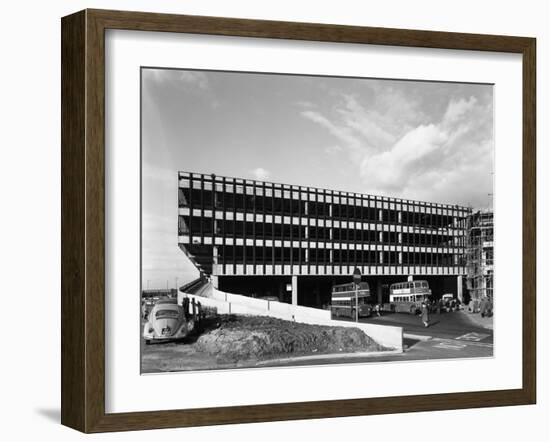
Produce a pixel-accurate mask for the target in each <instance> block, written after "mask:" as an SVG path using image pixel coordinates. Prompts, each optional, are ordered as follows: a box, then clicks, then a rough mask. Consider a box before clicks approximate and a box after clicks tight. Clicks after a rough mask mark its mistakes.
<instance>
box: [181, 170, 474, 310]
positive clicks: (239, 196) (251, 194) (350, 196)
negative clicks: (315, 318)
mask: <svg viewBox="0 0 550 442" xmlns="http://www.w3.org/2000/svg"><path fill="white" fill-rule="evenodd" d="M178 178H179V180H178V181H179V217H178V234H179V241H178V242H179V246H180V248H181V249H182V250H183V251H184V252H185V253H186V254H187V256H188V257H189V258H190V259H191V260H192V262H194V264H195V265H196V266H197V268H198V269H199V270H200V271H201V272H203V273H204V274H205V275H207V276H211V279H212V281H213V283H214V285H215V286H217V287H218V288H219V289H220V290H225V291H228V292H233V293H243V294H248V295H251V296H266V295H271V296H276V297H277V298H279V299H280V300H281V301H284V302H292V303H298V304H301V305H313V306H321V305H323V304H327V303H328V302H329V300H330V289H331V286H332V285H333V284H335V283H339V282H344V281H351V275H352V273H353V271H354V269H356V268H359V269H360V270H361V273H362V274H363V275H364V277H363V280H366V281H368V282H369V284H370V286H371V292H372V293H376V294H377V296H378V299H379V302H382V301H384V300H385V299H384V298H386V297H387V294H388V286H389V284H391V283H393V282H400V281H404V280H406V279H407V277H409V276H412V277H413V278H415V279H425V280H428V282H429V283H430V286H431V288H432V291H433V292H434V294H438V293H439V294H441V293H454V294H456V295H458V296H459V297H462V284H463V283H462V277H463V275H465V271H466V268H465V259H464V257H465V252H464V248H465V232H466V227H467V226H466V219H467V217H468V215H469V213H470V210H469V209H468V208H466V207H460V206H456V205H446V204H437V203H429V202H420V201H409V200H403V199H397V198H389V197H382V196H374V195H365V194H359V193H351V192H340V191H336V190H327V189H318V188H311V187H303V186H294V185H290V184H277V183H270V182H263V181H251V180H245V179H239V178H229V177H223V176H215V175H205V174H198V173H189V172H179V176H178Z"/></svg>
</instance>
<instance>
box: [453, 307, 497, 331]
mask: <svg viewBox="0 0 550 442" xmlns="http://www.w3.org/2000/svg"><path fill="white" fill-rule="evenodd" d="M461 313H462V314H463V315H464V316H465V317H466V318H467V319H468V320H469V321H470V322H472V323H473V324H475V325H477V326H478V327H483V328H487V329H490V330H492V329H493V318H494V315H492V316H491V317H488V316H485V317H482V316H481V313H472V312H468V311H461Z"/></svg>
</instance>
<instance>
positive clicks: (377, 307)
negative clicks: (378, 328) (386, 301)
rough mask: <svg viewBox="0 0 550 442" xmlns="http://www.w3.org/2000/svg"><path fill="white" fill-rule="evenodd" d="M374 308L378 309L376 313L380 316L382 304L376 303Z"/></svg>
mask: <svg viewBox="0 0 550 442" xmlns="http://www.w3.org/2000/svg"><path fill="white" fill-rule="evenodd" d="M374 310H375V311H376V315H377V316H380V304H376V305H375V306H374Z"/></svg>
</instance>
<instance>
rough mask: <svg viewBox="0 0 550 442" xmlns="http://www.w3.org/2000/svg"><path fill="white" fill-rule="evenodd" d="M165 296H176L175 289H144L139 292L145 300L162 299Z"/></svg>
mask: <svg viewBox="0 0 550 442" xmlns="http://www.w3.org/2000/svg"><path fill="white" fill-rule="evenodd" d="M166 296H169V297H172V298H175V297H177V296H178V291H177V290H176V289H144V290H142V291H141V297H142V298H143V299H147V298H164V297H166Z"/></svg>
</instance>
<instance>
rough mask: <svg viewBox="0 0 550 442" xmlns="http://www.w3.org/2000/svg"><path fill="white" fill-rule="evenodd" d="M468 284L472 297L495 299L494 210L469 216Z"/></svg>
mask: <svg viewBox="0 0 550 442" xmlns="http://www.w3.org/2000/svg"><path fill="white" fill-rule="evenodd" d="M467 232H468V234H467V238H466V268H467V271H466V285H467V289H468V293H469V295H470V298H471V300H472V301H474V302H476V301H477V302H479V301H480V300H481V299H483V298H484V297H489V298H491V299H493V212H492V211H489V210H484V211H482V210H480V211H477V212H474V213H472V215H471V216H469V217H468V228H467Z"/></svg>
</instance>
